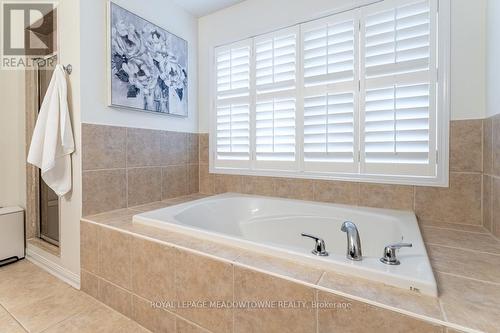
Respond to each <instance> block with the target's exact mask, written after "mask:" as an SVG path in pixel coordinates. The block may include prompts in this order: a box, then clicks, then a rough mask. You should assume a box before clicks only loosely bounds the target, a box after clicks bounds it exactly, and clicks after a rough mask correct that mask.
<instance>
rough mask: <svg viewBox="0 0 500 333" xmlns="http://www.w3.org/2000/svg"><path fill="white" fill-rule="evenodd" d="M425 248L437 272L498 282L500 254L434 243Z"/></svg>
mask: <svg viewBox="0 0 500 333" xmlns="http://www.w3.org/2000/svg"><path fill="white" fill-rule="evenodd" d="M427 249H428V251H429V256H430V259H431V263H432V267H433V268H434V269H435V270H437V271H439V272H443V273H451V274H455V275H461V276H465V277H469V278H474V279H478V280H483V281H489V282H496V283H500V269H499V267H500V255H493V254H487V253H478V252H475V251H469V250H460V249H453V248H449V247H443V246H435V245H429V246H428V247H427Z"/></svg>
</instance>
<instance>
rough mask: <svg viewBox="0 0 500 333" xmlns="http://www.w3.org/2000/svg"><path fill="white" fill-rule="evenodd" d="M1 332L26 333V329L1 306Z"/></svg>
mask: <svg viewBox="0 0 500 333" xmlns="http://www.w3.org/2000/svg"><path fill="white" fill-rule="evenodd" d="M0 332H2V333H26V331H25V330H24V328H23V327H22V326H21V325H20V324H19V322H17V321H16V320H15V319H14V317H12V316H11V315H10V314H9V313H8V312H7V311H6V310H5V309H4V308H3V307H2V306H1V305H0Z"/></svg>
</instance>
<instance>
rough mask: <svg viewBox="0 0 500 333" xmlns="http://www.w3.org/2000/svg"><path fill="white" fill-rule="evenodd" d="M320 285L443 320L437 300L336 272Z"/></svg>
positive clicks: (324, 278)
mask: <svg viewBox="0 0 500 333" xmlns="http://www.w3.org/2000/svg"><path fill="white" fill-rule="evenodd" d="M319 285H320V286H322V287H326V288H329V289H332V290H336V291H340V292H343V293H346V294H349V295H352V296H357V297H362V298H364V299H368V300H371V301H374V302H378V303H381V304H385V305H389V306H392V307H396V308H401V309H405V310H408V311H411V312H414V313H417V314H420V315H425V316H429V317H432V318H436V319H442V318H443V317H442V314H441V309H440V307H439V302H438V300H437V298H434V297H428V296H424V295H417V294H414V293H411V292H409V291H406V290H402V289H400V288H396V287H391V286H387V285H384V284H382V283H376V282H373V281H369V280H365V279H360V278H354V277H352V276H348V275H343V274H338V273H335V272H327V273H326V274H325V275H324V276H323V277H322V278H321V281H320V282H319Z"/></svg>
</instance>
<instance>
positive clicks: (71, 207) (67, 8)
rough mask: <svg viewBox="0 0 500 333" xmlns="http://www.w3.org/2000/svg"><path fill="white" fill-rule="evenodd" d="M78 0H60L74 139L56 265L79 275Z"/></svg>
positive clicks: (62, 47)
mask: <svg viewBox="0 0 500 333" xmlns="http://www.w3.org/2000/svg"><path fill="white" fill-rule="evenodd" d="M79 12H80V0H59V7H58V16H59V18H58V34H59V62H60V63H61V64H63V65H67V64H71V65H72V66H73V72H72V73H71V75H69V76H68V101H69V108H70V113H71V123H72V126H73V135H74V140H75V147H76V150H75V153H74V154H73V155H72V161H73V169H72V172H73V189H72V192H71V193H69V194H68V195H66V196H65V197H63V198H62V199H61V201H60V214H61V215H60V247H61V256H60V258H57V259H59V262H56V263H58V264H59V265H60V266H62V268H63V269H66V270H68V271H69V272H71V273H73V274H74V275H75V277H77V276H78V275H79V274H80V218H81V216H82V172H81V96H80V90H81V83H80V81H81V73H82V69H81V62H80V40H79V38H78V36H79V35H80V15H78V14H79Z"/></svg>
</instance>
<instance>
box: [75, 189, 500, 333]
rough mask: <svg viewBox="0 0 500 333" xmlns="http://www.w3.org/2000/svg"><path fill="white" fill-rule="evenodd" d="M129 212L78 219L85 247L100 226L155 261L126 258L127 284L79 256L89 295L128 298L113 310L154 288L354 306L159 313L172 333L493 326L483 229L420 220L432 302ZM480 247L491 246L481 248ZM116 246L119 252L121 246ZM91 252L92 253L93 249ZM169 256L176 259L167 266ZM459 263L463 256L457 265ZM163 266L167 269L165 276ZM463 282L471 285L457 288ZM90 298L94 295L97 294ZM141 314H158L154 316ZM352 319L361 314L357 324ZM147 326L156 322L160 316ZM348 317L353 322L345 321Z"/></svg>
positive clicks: (499, 311) (496, 300)
mask: <svg viewBox="0 0 500 333" xmlns="http://www.w3.org/2000/svg"><path fill="white" fill-rule="evenodd" d="M197 198H199V196H191V199H197ZM185 200H189V197H184V198H181V199H178V200H177V199H170V201H168V202H170V203H171V204H174V203H177V202H183V201H185ZM157 205H161V203H156V204H151V206H152V208H156V206H157ZM142 207H144V206H142ZM135 209H137V208H136V207H131V208H130V209H128V212H126V211H124V210H119V211H116V212H109V213H104V214H100V215H97V216H95V217H89V218H88V219H84V220H83V221H82V228H81V230H82V232H89V236H86V235H83V234H82V236H81V238H82V239H86V243H88V244H93V243H95V242H93V241H92V240H91V238H92V237H96V238H99V237H100V236H99V234H100V233H101V232H104V233H105V234H108V233H109V232H112V233H113V232H114V233H117V234H123V235H121V236H116V237H115V239H122V241H124V242H127V241H126V239H127V238H126V237H123V236H125V235H128V236H129V237H132V244H136V245H132V246H131V250H130V251H131V252H132V253H133V252H134V251H137V254H136V255H137V256H141V257H148V258H153V257H155V258H154V259H151V261H146V260H143V261H139V262H138V263H137V265H138V268H137V269H136V270H135V272H134V263H133V264H132V267H131V268H130V271H131V272H130V274H131V275H132V276H134V275H135V274H140V272H145V277H143V279H142V282H137V283H132V286H131V287H130V289H127V288H121V287H119V286H117V285H116V284H115V283H113V282H110V281H108V280H106V279H105V278H103V277H102V276H100V275H99V274H98V273H95V274H94V273H90V272H87V271H86V267H85V265H84V263H85V262H86V263H92V262H95V260H91V259H88V258H87V259H85V261H84V260H83V259H82V270H83V271H84V272H85V273H84V274H83V275H82V279H83V281H82V285H85V286H88V287H87V288H88V289H89V290H90V292H89V293H92V292H95V291H94V290H95V285H96V282H95V281H103V283H108V284H111V285H113V286H115V288H116V289H118V290H121V291H123V293H125V294H127V295H129V296H130V297H128V296H127V297H125V296H124V297H123V299H124V300H122V301H121V302H119V303H118V304H115V305H113V304H111V303H109V302H108V303H109V304H110V306H115V307H116V308H117V309H118V310H119V311H122V312H124V311H127V310H126V309H127V304H128V303H127V302H125V300H127V301H128V299H131V302H132V305H131V307H132V310H131V311H132V312H133V311H134V305H133V302H134V299H135V297H139V298H140V299H141V300H148V301H152V300H151V298H152V297H154V296H155V294H157V295H160V297H161V295H169V294H170V295H171V293H172V288H173V289H174V290H175V297H174V298H176V299H177V300H178V299H180V298H182V299H184V300H186V299H192V298H195V300H199V299H204V300H207V299H208V300H214V299H215V300H231V299H234V300H259V301H263V300H264V301H265V300H276V299H277V298H282V299H295V300H304V299H305V300H311V299H314V300H318V299H319V300H328V301H334V303H350V304H351V306H352V308H351V310H349V312H346V311H343V310H342V309H334V310H333V312H332V311H329V310H319V311H316V310H313V313H312V316H311V314H310V313H309V312H308V311H309V310H308V309H293V311H292V310H290V311H287V310H283V309H281V310H280V309H273V310H272V311H266V310H257V309H234V310H231V309H223V310H214V309H201V310H200V309H198V310H193V309H182V310H178V309H167V310H163V311H166V317H165V318H164V317H163V316H161V318H164V320H166V321H167V324H165V325H168V323H169V322H171V319H169V318H171V316H174V317H175V320H176V325H177V330H178V332H179V330H180V332H183V331H185V332H205V333H206V332H268V331H269V332H273V331H275V328H276V327H280V328H286V329H287V331H290V332H295V331H296V332H316V327H317V328H318V330H317V332H335V331H339V332H366V330H365V329H366V327H370V332H372V331H373V332H387V331H391V332H392V331H394V332H442V333H445V332H454V330H456V331H457V332H459V331H463V332H478V331H482V332H500V325H499V319H498V318H500V297H498V295H496V294H497V293H498V290H500V283H498V279H499V276H498V273H497V272H496V271H495V269H497V267H493V266H494V265H492V264H491V262H490V261H492V262H493V263H495V262H496V261H498V260H499V258H500V241H498V240H497V239H495V238H494V237H493V236H492V235H491V234H490V233H488V231H487V230H486V229H484V228H483V227H482V226H478V225H460V224H449V223H448V224H445V223H441V222H439V223H434V222H429V223H428V224H426V225H425V226H423V228H422V230H423V234H424V240H425V242H426V245H427V247H428V248H429V254H430V259H431V262H432V264H433V267H434V269H435V273H436V274H437V276H438V278H439V286H440V292H441V293H440V296H439V297H438V298H432V297H427V296H423V295H417V294H414V293H410V292H406V291H404V290H401V289H398V288H394V287H390V286H385V285H383V284H379V283H374V282H371V281H367V280H363V279H358V278H353V277H352V276H346V275H342V274H338V273H336V272H332V271H327V272H325V271H323V270H321V269H318V268H316V267H311V266H309V265H304V264H297V263H294V262H291V261H287V260H283V259H279V258H275V257H269V256H264V255H262V254H259V253H254V252H249V251H241V250H240V249H237V248H232V247H228V246H224V245H221V244H217V243H212V242H209V241H205V240H201V239H197V238H193V237H190V236H185V235H182V234H177V233H172V232H168V231H165V230H161V229H157V228H153V227H146V226H140V225H134V224H132V222H131V221H132V215H131V214H130V211H133V212H137V211H136V210H135ZM95 228H97V235H96V229H95ZM104 229H109V230H104ZM103 230H104V231H103ZM484 244H488V246H487V247H484V246H482V245H484ZM116 246H117V247H120V248H123V249H124V247H123V246H122V245H116ZM485 251H486V252H487V253H485ZM87 253H91V251H90V252H87ZM93 255H94V256H99V253H94V254H93ZM172 255H173V257H174V259H173V260H174V262H175V265H173V267H172V268H170V267H171V266H170V262H172V257H171V256H172ZM481 255H484V257H485V260H479V261H475V262H472V260H471V258H474V257H479V256H481ZM124 257H126V256H124ZM160 258H161V259H160ZM461 260H469V261H468V262H466V263H463V262H461ZM160 261H161V262H162V263H166V264H165V265H164V267H158V266H162V265H158V264H155V263H157V262H158V263H159V262H160ZM124 267H126V265H125V266H124ZM162 270H165V271H163V273H162ZM172 274H174V275H175V279H174V283H173V285H172V284H171V283H170V282H169V281H172V280H171V279H172ZM151 276H154V277H157V276H164V281H162V282H161V283H154V285H157V286H156V287H157V288H158V289H157V290H155V291H151V290H149V288H152V287H153V286H151V285H152V283H150V281H148V279H147V277H151ZM153 279H156V278H153ZM138 281H139V280H138ZM148 282H149V283H148ZM441 284H443V286H444V287H443V288H441ZM460 285H462V286H466V287H467V288H468V290H467V291H466V292H463V291H461V290H460V288H459V286H460ZM172 286H173V287H172ZM144 290H148V291H147V292H145V291H144ZM138 293H141V294H142V295H144V296H140V295H138ZM485 293H486V294H485ZM97 297H98V299H100V298H99V297H103V296H99V295H97ZM167 297H172V296H167ZM102 300H103V301H105V299H102ZM108 303H107V304H108ZM123 304H125V306H124V305H123ZM123 308H125V310H123ZM393 310H397V311H393ZM339 311H340V312H339ZM342 311H343V312H342ZM231 313H232V314H233V315H231ZM132 316H134V315H132ZM136 316H137V315H136ZM141 316H143V317H142V318H144V316H151V317H150V318H156V316H158V313H157V312H156V313H155V314H143V315H141ZM361 317H362V318H361ZM132 318H134V317H132ZM232 318H234V320H232ZM358 318H361V319H359V322H358ZM383 318H386V319H385V320H383ZM354 319H355V320H354ZM137 320H138V321H139V320H143V319H140V318H139V319H137ZM139 322H140V321H139ZM152 322H153V323H157V322H159V319H154V320H152ZM346 322H349V323H350V325H347V326H345V325H346ZM154 325H160V324H154ZM316 325H318V326H316ZM446 326H450V327H452V328H453V329H452V328H446ZM153 331H156V330H154V329H153ZM158 332H161V330H158Z"/></svg>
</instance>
